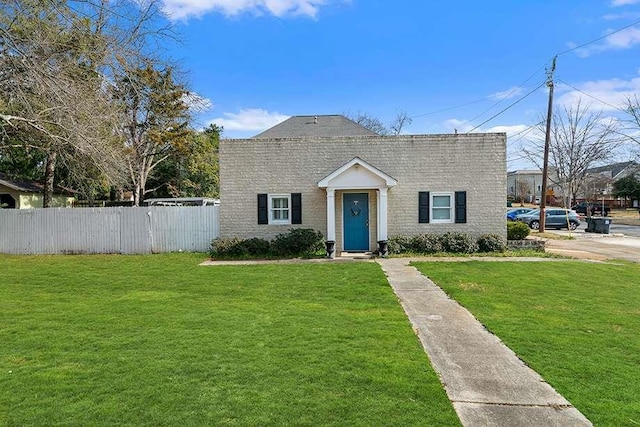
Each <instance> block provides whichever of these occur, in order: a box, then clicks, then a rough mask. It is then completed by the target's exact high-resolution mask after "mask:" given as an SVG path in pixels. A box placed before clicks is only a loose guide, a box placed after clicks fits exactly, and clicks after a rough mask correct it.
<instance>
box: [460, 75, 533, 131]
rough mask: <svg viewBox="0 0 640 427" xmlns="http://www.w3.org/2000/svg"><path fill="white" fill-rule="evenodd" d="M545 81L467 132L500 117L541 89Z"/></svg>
mask: <svg viewBox="0 0 640 427" xmlns="http://www.w3.org/2000/svg"><path fill="white" fill-rule="evenodd" d="M544 85H545V83H544V82H543V83H540V84H539V85H538V86H536V88H535V89H533V90H532V91H530V92H528V93H527V94H526V95H524V96H522V97H520V98H519V99H518V100H516V101H515V102H513V103H511V104H509V105H508V106H507V107H506V108H503V109H502V110H500V111H499V112H498V113H496V114H494V115H493V116H491V117H489V118H488V119H487V120H485V121H484V122H482V123H480V124H479V125H478V126H476V127H474V128H473V129H471V130H470V131H468V132H467V133H471V132H473V131H474V130H476V129H478V128H479V127H480V126H482V125H484V124H486V123H488V122H490V121H491V120H493V119H495V118H496V117H498V116H499V115H500V114H502V113H504V112H505V111H507V110H508V109H509V108H511V107H513V106H514V105H516V104H518V103H519V102H521V101H522V100H524V99H525V98H527V97H528V96H529V95H531V94H532V93H534V92H536V91H537V90H538V89H540V88H541V87H542V86H544Z"/></svg>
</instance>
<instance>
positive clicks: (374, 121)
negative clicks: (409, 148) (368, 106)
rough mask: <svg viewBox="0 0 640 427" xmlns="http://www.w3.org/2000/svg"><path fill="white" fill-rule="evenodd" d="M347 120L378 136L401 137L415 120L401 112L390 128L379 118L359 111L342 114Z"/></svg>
mask: <svg viewBox="0 0 640 427" xmlns="http://www.w3.org/2000/svg"><path fill="white" fill-rule="evenodd" d="M342 114H343V115H344V116H345V117H346V118H348V119H350V120H353V121H354V122H356V123H358V124H359V125H360V126H363V127H365V128H367V129H369V130H370V131H372V132H375V133H377V134H378V135H383V136H386V135H400V134H401V133H402V130H403V129H404V128H405V127H406V126H409V125H410V124H411V123H412V122H413V119H412V118H411V117H409V115H408V114H407V113H406V112H405V111H403V110H400V111H398V113H397V114H396V117H395V118H394V119H393V121H392V122H391V124H390V125H389V126H386V125H385V124H384V123H383V122H382V120H380V119H379V118H377V117H374V116H372V115H371V114H369V113H363V112H360V111H358V113H357V114H352V113H350V112H345V113H342Z"/></svg>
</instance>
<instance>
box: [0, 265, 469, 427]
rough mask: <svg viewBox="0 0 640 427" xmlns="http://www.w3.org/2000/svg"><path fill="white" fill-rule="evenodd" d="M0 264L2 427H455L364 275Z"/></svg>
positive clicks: (358, 268)
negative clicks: (306, 426)
mask: <svg viewBox="0 0 640 427" xmlns="http://www.w3.org/2000/svg"><path fill="white" fill-rule="evenodd" d="M203 258H204V257H203V256H202V255H197V254H170V255H154V256H38V257H26V256H23V257H19V256H1V255H0V268H1V269H2V271H3V272H4V275H3V279H2V283H0V295H2V298H0V343H1V344H0V385H1V386H0V425H44V424H46V425H59V424H63V425H154V426H156V425H238V426H245V425H260V426H262V425H301V426H302V425H308V426H311V425H356V426H357V425H396V426H405V425H458V424H459V422H458V419H457V417H456V415H455V412H454V411H453V408H452V406H451V404H450V403H449V401H448V400H447V397H446V395H445V393H444V391H443V389H442V387H441V385H440V383H439V381H438V379H437V377H436V375H435V373H434V372H433V370H432V369H431V367H430V365H429V362H428V359H427V356H426V355H425V353H424V351H423V350H422V348H421V346H420V344H419V342H418V340H417V338H416V336H415V334H414V332H413V331H412V330H411V327H410V325H409V323H408V320H407V318H406V316H405V314H404V312H403V311H402V308H401V307H400V305H399V304H398V301H397V299H396V297H395V296H394V294H393V292H392V290H391V288H390V287H389V285H388V284H387V282H386V280H385V277H384V274H383V273H382V271H381V270H380V268H379V266H378V265H376V264H373V263H349V264H296V265H261V266H226V267H201V266H198V265H197V264H198V263H199V262H200V261H201V260H202V259H203Z"/></svg>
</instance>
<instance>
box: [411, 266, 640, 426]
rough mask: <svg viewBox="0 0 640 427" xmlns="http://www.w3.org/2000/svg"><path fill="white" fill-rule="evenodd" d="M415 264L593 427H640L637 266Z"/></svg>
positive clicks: (639, 287)
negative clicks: (593, 425) (580, 413)
mask: <svg viewBox="0 0 640 427" xmlns="http://www.w3.org/2000/svg"><path fill="white" fill-rule="evenodd" d="M415 265H416V267H418V269H419V270H420V271H421V272H422V273H423V274H425V275H427V276H429V277H430V278H431V279H432V280H433V281H434V282H436V283H437V284H438V285H439V286H440V287H442V288H443V289H444V290H445V291H446V292H447V293H448V294H449V295H450V296H452V297H453V298H454V299H456V300H457V301H459V302H460V303H461V304H463V305H464V306H465V307H467V308H468V309H469V310H470V311H471V312H472V313H473V314H474V315H475V316H476V317H477V318H478V319H479V320H480V321H481V322H482V323H483V324H484V325H485V326H486V327H487V328H488V329H489V330H490V331H492V332H493V333H495V334H496V335H497V336H498V337H500V338H501V339H502V340H503V341H504V342H505V343H506V344H507V345H508V346H509V347H510V348H511V349H513V350H514V351H515V352H516V354H518V356H519V357H520V358H521V359H523V360H524V361H525V362H526V363H527V364H528V365H529V366H531V367H532V368H533V369H534V370H536V371H537V372H538V373H540V374H541V375H542V377H543V378H545V379H546V380H547V381H548V382H549V383H550V384H551V385H552V386H554V387H555V388H556V390H558V391H559V392H560V393H561V394H562V395H563V396H565V397H566V398H567V399H568V400H569V401H570V402H571V403H573V404H574V405H575V406H576V407H577V408H578V409H579V410H580V411H581V412H582V413H583V414H585V416H586V417H587V418H589V419H590V420H591V421H592V422H593V423H594V424H595V425H596V426H637V425H640V333H639V332H640V265H637V264H626V263H625V264H617V265H614V264H588V263H581V262H561V263H535V264H530V263H517V262H465V263H445V262H437V263H416V264H415Z"/></svg>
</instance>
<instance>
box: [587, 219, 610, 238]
mask: <svg viewBox="0 0 640 427" xmlns="http://www.w3.org/2000/svg"><path fill="white" fill-rule="evenodd" d="M591 219H592V220H593V222H594V230H593V231H594V232H595V233H602V234H609V226H610V225H611V218H605V217H595V218H594V217H591Z"/></svg>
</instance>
